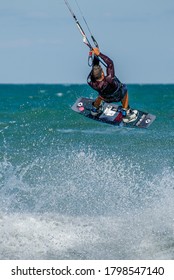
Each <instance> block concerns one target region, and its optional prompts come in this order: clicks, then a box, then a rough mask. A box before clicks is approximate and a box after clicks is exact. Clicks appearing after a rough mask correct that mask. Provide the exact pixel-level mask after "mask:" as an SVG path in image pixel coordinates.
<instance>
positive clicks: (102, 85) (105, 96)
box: [87, 48, 138, 123]
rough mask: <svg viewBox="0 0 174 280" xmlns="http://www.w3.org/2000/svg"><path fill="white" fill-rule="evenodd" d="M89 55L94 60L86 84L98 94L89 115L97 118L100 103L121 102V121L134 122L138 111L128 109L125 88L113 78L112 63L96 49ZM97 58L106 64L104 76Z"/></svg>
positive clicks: (100, 106)
mask: <svg viewBox="0 0 174 280" xmlns="http://www.w3.org/2000/svg"><path fill="white" fill-rule="evenodd" d="M90 54H93V55H94V60H93V66H92V70H91V72H90V73H89V75H88V78H87V82H88V84H89V85H90V86H91V87H92V88H93V89H94V90H96V91H98V93H99V95H98V97H97V98H96V99H95V101H94V102H93V107H92V110H91V114H92V115H93V116H97V115H98V114H100V113H101V112H102V101H105V102H107V103H111V102H121V103H122V108H121V112H122V116H123V121H124V122H126V123H128V122H132V121H134V120H135V119H136V118H137V114H138V111H137V110H131V109H130V107H129V100H128V91H127V86H126V85H125V84H123V83H121V82H120V81H119V79H118V78H117V77H116V76H115V69H114V63H113V61H112V60H111V59H110V58H109V57H107V56H106V55H104V54H103V53H101V52H100V50H99V49H98V48H93V49H92V51H91V53H90ZM98 57H99V58H101V59H102V60H103V61H104V62H105V64H106V75H105V73H104V71H103V69H102V67H101V66H100V63H99V62H100V60H99V59H98Z"/></svg>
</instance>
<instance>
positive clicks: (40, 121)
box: [0, 84, 174, 260]
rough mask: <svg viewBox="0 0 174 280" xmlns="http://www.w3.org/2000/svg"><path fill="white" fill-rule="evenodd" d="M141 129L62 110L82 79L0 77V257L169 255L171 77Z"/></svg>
mask: <svg viewBox="0 0 174 280" xmlns="http://www.w3.org/2000/svg"><path fill="white" fill-rule="evenodd" d="M128 90H129V97H130V105H131V107H133V108H138V109H141V110H144V111H148V112H150V113H152V114H154V115H156V117H157V118H156V120H155V122H154V123H153V124H152V125H151V126H150V127H149V128H148V129H136V128H135V129H131V128H120V127H114V126H111V125H107V124H103V123H98V122H95V121H93V120H91V119H87V118H85V117H83V116H80V115H79V114H76V113H75V112H74V111H72V110H71V106H72V105H73V103H74V102H75V101H76V99H77V98H78V97H80V96H85V97H91V98H95V97H96V96H97V95H96V93H95V92H94V91H93V90H91V89H90V88H89V87H88V86H87V85H42V84H39V85H0V259H70V260H71V259H120V260H124V259H174V85H128Z"/></svg>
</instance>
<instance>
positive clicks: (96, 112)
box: [91, 106, 103, 117]
mask: <svg viewBox="0 0 174 280" xmlns="http://www.w3.org/2000/svg"><path fill="white" fill-rule="evenodd" d="M102 111H103V110H102V106H100V107H99V108H96V107H94V106H92V109H91V115H92V116H93V117H96V116H98V115H100V114H101V113H102Z"/></svg>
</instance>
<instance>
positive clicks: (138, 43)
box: [0, 0, 174, 83]
mask: <svg viewBox="0 0 174 280" xmlns="http://www.w3.org/2000/svg"><path fill="white" fill-rule="evenodd" d="M0 2H1V4H0V26H1V27H0V30H1V31H0V34H1V37H0V61H1V63H0V83H86V76H87V75H88V72H89V71H90V68H89V66H88V64H87V58H88V48H87V47H86V46H85V45H84V44H83V42H82V38H81V35H80V33H79V31H78V29H77V27H76V25H75V23H74V21H73V18H72V17H71V15H70V13H69V11H68V10H67V7H66V6H65V4H64V1H63V0H51V1H50V0H29V1H23V0H15V1H13V0H0ZM69 3H70V5H71V6H72V8H73V10H74V12H75V14H76V16H77V18H78V19H79V21H80V23H81V25H82V26H83V27H84V29H85V25H84V22H83V19H82V17H81V15H80V14H79V10H78V8H77V6H76V4H75V1H74V0H69ZM78 3H79V5H80V7H81V10H82V11H83V14H84V16H85V18H86V20H87V21H88V24H89V26H90V28H91V30H92V32H93V34H94V36H95V37H96V39H97V41H98V43H99V45H100V50H101V51H102V52H103V53H105V54H107V55H108V56H110V57H111V58H112V59H113V61H114V62H115V70H116V74H117V76H118V77H119V78H120V79H121V80H122V81H123V82H125V83H174V36H173V28H174V1H173V0H165V1H164V0H107V1H104V0H95V1H94V0H88V1H87V0H78ZM85 30H86V29H85ZM87 34H88V33H87ZM88 37H90V36H88Z"/></svg>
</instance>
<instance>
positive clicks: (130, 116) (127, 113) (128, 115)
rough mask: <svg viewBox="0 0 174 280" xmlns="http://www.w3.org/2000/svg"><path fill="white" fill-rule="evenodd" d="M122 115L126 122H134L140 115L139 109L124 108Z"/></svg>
mask: <svg viewBox="0 0 174 280" xmlns="http://www.w3.org/2000/svg"><path fill="white" fill-rule="evenodd" d="M122 115H123V122H125V123H129V122H133V121H135V120H136V119H137V117H138V111H137V110H131V109H127V110H124V109H123V110H122Z"/></svg>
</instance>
